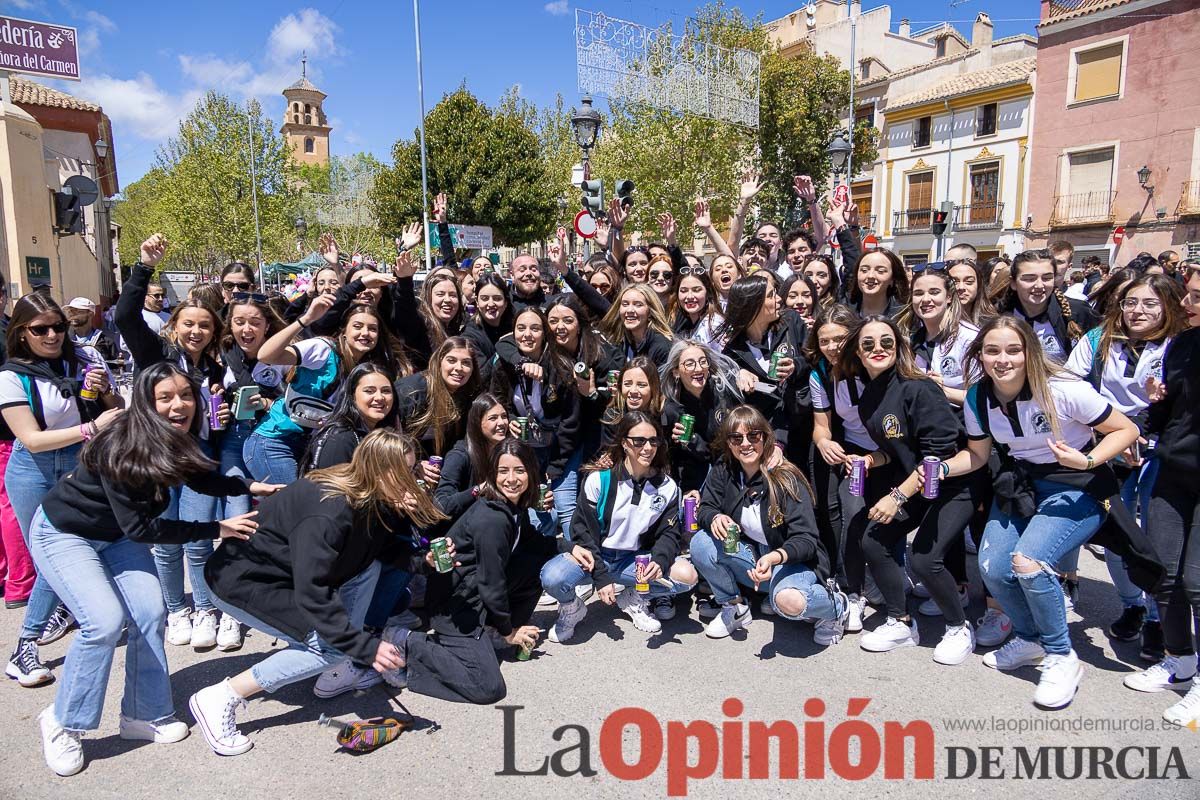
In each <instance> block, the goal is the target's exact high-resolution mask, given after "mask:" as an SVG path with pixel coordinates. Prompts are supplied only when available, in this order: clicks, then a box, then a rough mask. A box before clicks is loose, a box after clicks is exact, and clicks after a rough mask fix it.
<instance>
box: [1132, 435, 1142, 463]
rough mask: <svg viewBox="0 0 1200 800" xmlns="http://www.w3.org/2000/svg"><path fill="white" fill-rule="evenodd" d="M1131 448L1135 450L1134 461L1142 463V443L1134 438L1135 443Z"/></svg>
mask: <svg viewBox="0 0 1200 800" xmlns="http://www.w3.org/2000/svg"><path fill="white" fill-rule="evenodd" d="M1130 449H1132V450H1133V460H1134V462H1135V463H1138V464H1140V463H1141V462H1142V443H1141V442H1139V441H1138V440H1137V439H1134V440H1133V445H1132V446H1131V448H1130Z"/></svg>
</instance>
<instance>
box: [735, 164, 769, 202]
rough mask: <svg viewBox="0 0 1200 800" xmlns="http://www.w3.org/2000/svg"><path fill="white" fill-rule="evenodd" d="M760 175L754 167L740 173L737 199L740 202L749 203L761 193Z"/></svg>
mask: <svg viewBox="0 0 1200 800" xmlns="http://www.w3.org/2000/svg"><path fill="white" fill-rule="evenodd" d="M762 188H763V184H762V174H761V173H760V172H759V171H758V170H757V169H755V168H754V167H749V168H748V169H747V170H746V171H745V172H743V173H742V185H741V187H740V188H739V189H738V197H739V198H741V200H742V202H749V201H750V200H753V199H754V196H755V195H756V194H758V193H759V192H761V191H762Z"/></svg>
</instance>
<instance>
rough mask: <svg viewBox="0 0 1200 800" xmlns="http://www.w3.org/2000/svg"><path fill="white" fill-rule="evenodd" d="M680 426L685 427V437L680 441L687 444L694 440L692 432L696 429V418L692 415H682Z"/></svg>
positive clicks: (680, 416) (680, 438)
mask: <svg viewBox="0 0 1200 800" xmlns="http://www.w3.org/2000/svg"><path fill="white" fill-rule="evenodd" d="M679 424H680V425H682V426H683V436H680V437H679V441H681V442H683V443H684V444H687V443H688V442H690V441H691V440H692V431H693V430H695V428H696V418H695V417H693V416H692V415H691V414H680V415H679Z"/></svg>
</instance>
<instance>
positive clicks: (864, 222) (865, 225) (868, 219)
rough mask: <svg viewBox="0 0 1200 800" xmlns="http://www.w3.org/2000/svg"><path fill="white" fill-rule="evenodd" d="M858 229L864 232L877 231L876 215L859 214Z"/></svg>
mask: <svg viewBox="0 0 1200 800" xmlns="http://www.w3.org/2000/svg"><path fill="white" fill-rule="evenodd" d="M858 227H859V228H860V229H861V230H864V231H873V230H875V215H874V214H859V215H858Z"/></svg>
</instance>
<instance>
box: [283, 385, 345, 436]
mask: <svg viewBox="0 0 1200 800" xmlns="http://www.w3.org/2000/svg"><path fill="white" fill-rule="evenodd" d="M283 408H284V411H286V412H287V415H288V419H290V420H291V421H292V422H294V423H296V424H297V425H299V426H300V427H301V428H308V429H313V428H318V427H320V426H321V423H322V422H324V421H325V419H326V418H327V417H328V416H329V415H330V414H332V413H333V404H332V403H328V402H326V401H324V400H321V399H319V398H316V397H310V396H308V395H306V394H300V393H299V392H297V391H295V390H294V389H292V387H291V384H288V387H287V391H286V392H285V393H284V395H283Z"/></svg>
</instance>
